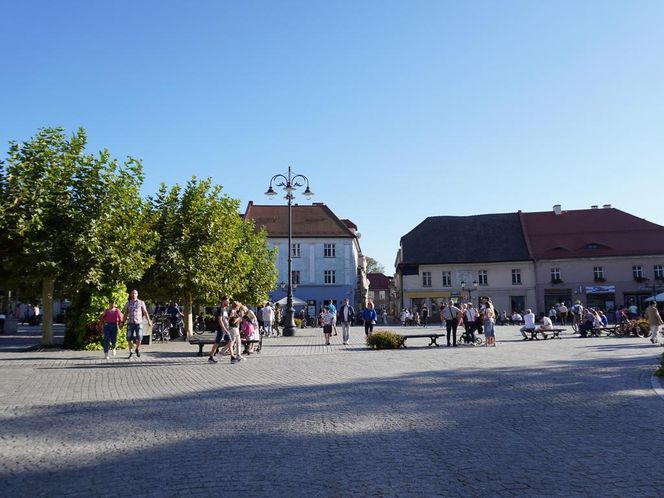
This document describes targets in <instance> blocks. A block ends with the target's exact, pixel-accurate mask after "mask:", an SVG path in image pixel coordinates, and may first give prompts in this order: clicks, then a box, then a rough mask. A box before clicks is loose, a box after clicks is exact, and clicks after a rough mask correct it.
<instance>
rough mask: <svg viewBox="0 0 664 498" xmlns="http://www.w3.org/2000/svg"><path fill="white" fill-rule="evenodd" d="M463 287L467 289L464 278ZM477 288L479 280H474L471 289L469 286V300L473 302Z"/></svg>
mask: <svg viewBox="0 0 664 498" xmlns="http://www.w3.org/2000/svg"><path fill="white" fill-rule="evenodd" d="M461 289H462V290H465V289H466V281H465V280H462V281H461ZM474 289H477V280H473V288H472V289H471V288H470V287H469V288H468V302H470V303H472V302H473V294H472V293H473V290H474Z"/></svg>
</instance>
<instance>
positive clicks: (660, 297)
mask: <svg viewBox="0 0 664 498" xmlns="http://www.w3.org/2000/svg"><path fill="white" fill-rule="evenodd" d="M653 299H654V300H655V301H657V302H658V303H659V302H662V301H664V292H660V293H659V294H657V295H656V296H650V297H647V298H646V299H645V301H646V302H648V301H652V300H653Z"/></svg>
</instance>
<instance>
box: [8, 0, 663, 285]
mask: <svg viewBox="0 0 664 498" xmlns="http://www.w3.org/2000/svg"><path fill="white" fill-rule="evenodd" d="M0 7H1V10H0V11H1V12H2V21H3V22H2V29H1V30H0V54H1V56H2V77H1V78H0V145H1V146H2V149H0V150H1V151H2V154H1V155H2V156H4V155H5V153H6V151H7V142H8V141H9V140H18V141H21V140H25V139H28V138H29V137H31V136H32V135H33V134H34V133H35V132H36V130H37V129H38V128H40V127H44V126H63V127H65V128H66V129H67V130H68V131H73V130H75V129H76V128H77V127H79V126H82V127H84V128H85V129H86V130H87V132H88V135H89V139H90V151H96V150H98V149H100V148H103V147H105V148H108V149H109V150H110V151H111V153H112V155H113V156H115V157H120V158H122V157H124V156H126V155H132V156H134V157H137V158H140V159H142V160H143V165H144V169H145V173H146V182H145V186H144V192H145V194H146V195H148V194H151V193H153V192H155V191H156V189H157V186H158V184H159V183H160V182H161V181H164V182H166V183H168V184H174V183H184V182H186V181H187V180H188V179H189V178H190V177H191V175H192V174H195V175H197V176H198V177H208V176H210V177H212V178H213V179H214V181H215V182H216V183H218V184H221V185H223V186H224V190H225V192H226V193H227V194H228V195H230V196H232V197H235V198H238V199H240V200H241V201H242V209H243V210H244V207H245V206H246V204H247V202H248V201H250V200H253V201H254V202H255V203H265V204H267V203H275V202H278V200H271V199H268V198H266V197H265V196H264V195H263V192H265V190H266V188H267V184H268V182H269V179H270V177H271V176H272V175H273V174H275V173H280V172H285V171H286V170H287V168H288V165H289V164H290V165H291V166H292V167H293V170H294V171H296V172H298V173H303V174H305V175H307V176H308V177H309V179H310V180H311V186H312V189H313V190H314V191H315V192H316V197H314V198H313V199H312V201H315V202H324V203H326V204H327V205H328V206H330V208H331V209H332V210H333V211H334V212H335V213H336V214H337V215H338V216H339V217H341V218H349V219H351V220H353V221H354V222H355V223H356V224H357V225H358V227H359V230H360V232H361V233H362V239H361V245H362V249H363V251H364V253H365V254H367V255H369V256H372V257H374V258H376V259H378V260H379V261H380V262H381V263H383V264H384V265H385V267H386V270H387V272H388V273H390V272H391V271H392V265H393V262H394V258H395V255H396V251H397V249H398V246H399V239H400V237H401V236H402V235H404V234H406V233H407V232H408V231H409V230H411V229H412V228H413V227H415V226H416V225H417V224H418V223H420V222H421V221H422V220H423V219H424V218H426V217H427V216H435V215H471V214H482V213H492V212H513V211H517V210H519V209H521V210H524V211H543V210H549V209H551V207H552V206H553V205H554V204H562V206H563V209H581V208H588V207H589V206H590V205H592V204H599V205H602V204H612V205H613V206H614V207H617V208H619V209H622V210H624V211H628V212H630V213H632V214H635V215H637V216H640V217H643V218H646V219H648V220H650V221H653V222H655V223H659V224H662V225H664V209H662V208H661V202H660V199H659V198H660V196H661V195H662V194H661V191H662V184H663V183H664V182H663V180H664V168H663V167H662V166H663V164H662V163H663V157H664V140H663V138H664V65H663V63H662V61H663V60H664V58H663V57H662V54H663V53H664V29H662V26H664V2H661V1H659V0H656V1H639V0H636V1H626V0H625V1H612V0H603V1H565V0H561V1H549V2H544V1H531V0H522V1H468V2H462V1H444V0H438V1H418V0H409V1H405V0H404V1H399V2H397V1H389V0H388V1H385V0H381V1H322V0H308V1H304V0H303V1H276V0H274V1H242V2H230V1H207V0H206V1H202V0H201V1H172V0H170V1H169V0H167V1H162V0H159V1H140V0H135V1H131V2H130V1H113V2H102V1H101V0H99V1H89V0H88V1H83V0H78V1H59V2H52V1H31V0H20V1H19V0H0ZM302 202H305V201H304V199H302ZM469 229H472V227H469ZM487 243H490V241H487Z"/></svg>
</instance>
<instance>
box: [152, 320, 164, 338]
mask: <svg viewBox="0 0 664 498" xmlns="http://www.w3.org/2000/svg"><path fill="white" fill-rule="evenodd" d="M152 340H153V341H159V340H162V326H161V324H160V323H155V324H154V325H153V326H152Z"/></svg>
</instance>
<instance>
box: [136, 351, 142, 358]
mask: <svg viewBox="0 0 664 498" xmlns="http://www.w3.org/2000/svg"><path fill="white" fill-rule="evenodd" d="M136 357H137V358H140V357H141V352H140V351H139V350H138V349H136Z"/></svg>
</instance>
